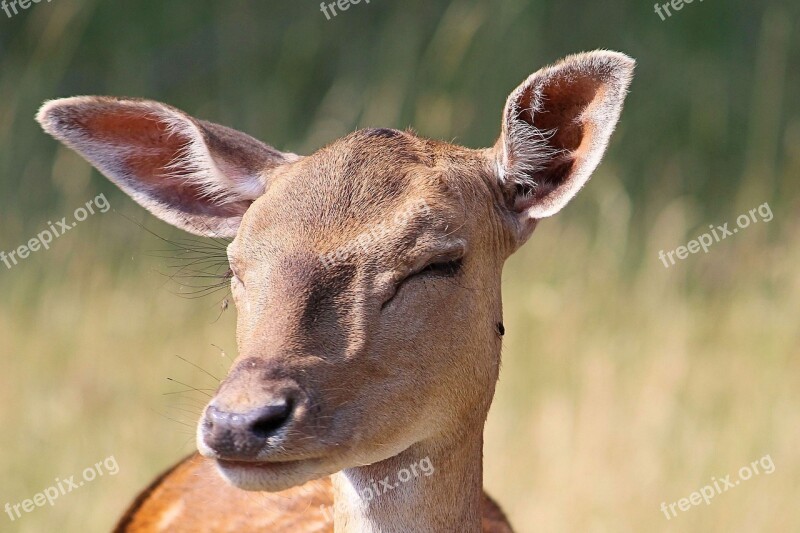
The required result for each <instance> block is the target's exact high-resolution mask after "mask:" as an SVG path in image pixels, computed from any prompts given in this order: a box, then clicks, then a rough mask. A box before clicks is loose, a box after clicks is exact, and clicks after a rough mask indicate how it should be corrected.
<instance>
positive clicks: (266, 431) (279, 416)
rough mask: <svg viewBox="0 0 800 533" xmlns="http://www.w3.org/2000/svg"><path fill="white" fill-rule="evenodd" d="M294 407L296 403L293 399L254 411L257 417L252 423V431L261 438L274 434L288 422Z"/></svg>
mask: <svg viewBox="0 0 800 533" xmlns="http://www.w3.org/2000/svg"><path fill="white" fill-rule="evenodd" d="M293 409H294V404H293V403H292V401H291V400H286V401H285V402H283V403H280V404H276V405H270V406H268V407H264V408H262V409H260V410H259V411H258V412H257V413H254V415H255V418H254V420H253V421H252V423H251V424H250V431H251V432H252V433H253V434H254V435H255V436H257V437H258V438H261V439H266V438H268V437H270V436H272V435H273V434H274V433H275V432H276V431H277V430H279V429H280V428H281V427H283V426H284V425H285V424H286V422H287V421H288V420H289V417H290V416H292V411H293Z"/></svg>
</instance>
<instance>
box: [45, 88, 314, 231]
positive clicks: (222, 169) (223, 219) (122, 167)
mask: <svg viewBox="0 0 800 533" xmlns="http://www.w3.org/2000/svg"><path fill="white" fill-rule="evenodd" d="M37 119H38V120H39V122H40V124H41V125H42V127H43V128H44V129H45V131H47V132H48V133H50V134H51V135H53V136H54V137H55V138H57V139H59V140H60V141H62V142H63V143H64V144H66V145H67V146H69V147H70V148H72V149H73V150H75V151H76V152H78V153H79V154H81V155H82V156H83V157H84V158H86V159H87V160H88V161H89V162H90V163H91V164H92V165H94V166H95V167H96V168H97V169H98V170H100V172H102V173H103V174H105V175H106V176H107V177H108V178H109V179H111V181H113V182H114V183H115V184H117V185H118V186H119V187H120V188H121V189H122V190H123V191H125V192H126V193H128V194H129V195H130V196H131V197H132V198H133V199H134V200H136V201H137V202H139V203H140V204H141V205H142V206H144V207H145V208H147V209H149V210H150V211H151V212H152V213H153V214H155V215H156V216H157V217H159V218H161V219H162V220H165V221H166V222H169V223H171V224H174V225H175V226H178V227H180V228H182V229H185V230H187V231H189V232H192V233H195V234H198V235H207V236H215V237H233V236H235V235H236V231H237V229H238V226H239V224H240V222H241V219H242V216H243V215H244V213H245V212H246V211H247V209H248V207H249V206H250V205H251V204H252V202H253V201H254V200H255V199H257V198H258V197H260V196H261V195H262V194H263V193H264V191H265V190H266V187H267V186H268V183H269V182H270V180H271V179H272V178H273V177H274V175H275V171H276V170H277V169H278V168H279V167H281V166H283V165H286V164H288V163H292V162H295V161H297V160H299V159H300V158H299V157H298V156H296V155H294V154H289V153H283V152H279V151H278V150H276V149H274V148H272V147H271V146H269V145H266V144H264V143H262V142H261V141H258V140H256V139H254V138H253V137H250V136H249V135H247V134H245V133H242V132H239V131H236V130H234V129H231V128H227V127H225V126H220V125H219V124H214V123H212V122H207V121H204V120H199V119H196V118H193V117H191V116H190V115H188V114H186V113H184V112H183V111H180V110H178V109H176V108H174V107H171V106H168V105H166V104H162V103H159V102H153V101H148V100H138V99H126V98H113V97H98V96H80V97H75V98H65V99H61V100H54V101H50V102H47V103H46V104H45V105H43V106H42V109H41V110H40V111H39V114H38V115H37Z"/></svg>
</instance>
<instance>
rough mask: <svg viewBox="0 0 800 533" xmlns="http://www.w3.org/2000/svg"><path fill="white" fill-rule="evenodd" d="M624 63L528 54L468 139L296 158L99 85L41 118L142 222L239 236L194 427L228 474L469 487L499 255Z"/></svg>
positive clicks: (259, 480)
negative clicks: (403, 478) (446, 467)
mask: <svg viewBox="0 0 800 533" xmlns="http://www.w3.org/2000/svg"><path fill="white" fill-rule="evenodd" d="M633 65H634V63H633V61H632V60H631V59H630V58H628V57H626V56H624V55H622V54H619V53H613V52H602V51H598V52H592V53H586V54H580V55H576V56H571V57H569V58H567V59H565V60H564V61H562V62H560V63H558V64H556V65H554V66H552V67H549V68H545V69H543V70H540V71H539V72H537V73H535V74H533V75H532V76H530V77H529V78H528V79H527V80H526V81H525V82H524V83H523V84H522V85H520V86H519V88H517V89H516V90H515V91H514V92H513V93H511V95H510V97H509V98H508V102H507V104H506V107H505V111H504V113H503V116H502V134H501V136H500V138H499V140H498V142H497V144H496V145H495V146H494V147H493V148H490V149H481V150H473V149H467V148H462V147H458V146H454V145H451V144H447V143H444V142H438V141H433V140H429V139H424V138H420V137H418V136H417V135H415V134H413V133H410V132H402V131H396V130H390V129H367V130H361V131H357V132H355V133H353V134H351V135H348V136H346V137H344V138H342V139H339V140H336V141H334V142H333V143H331V144H330V145H328V146H326V147H325V148H322V149H320V150H319V151H317V152H315V153H313V154H311V155H309V156H306V157H299V156H297V155H294V154H290V153H282V152H279V151H277V150H276V149H274V148H271V147H269V146H267V145H265V144H263V143H261V142H259V141H257V140H255V139H253V138H251V137H249V136H248V135H246V134H244V133H240V132H237V131H234V130H231V129H228V128H226V127H223V126H219V125H216V124H212V123H210V122H205V121H202V120H198V119H195V118H192V117H191V116H189V115H187V114H186V113H184V112H182V111H179V110H177V109H175V108H172V107H170V106H167V105H164V104H161V103H157V102H152V101H145V100H133V99H119V98H109V97H76V98H68V99H63V100H55V101H51V102H48V103H46V104H45V105H44V106H43V107H42V109H41V111H40V113H39V115H38V120H39V122H40V123H41V124H42V126H43V127H44V129H45V130H46V131H47V132H48V133H50V134H52V135H53V136H54V137H56V138H58V139H59V140H61V141H62V142H64V143H65V144H66V145H67V146H69V147H70V148H72V149H74V150H76V151H77V152H79V153H80V154H81V155H83V156H84V157H85V158H86V159H87V160H88V161H89V162H91V163H92V164H93V165H94V166H95V167H96V168H97V169H98V170H100V171H101V172H102V173H104V174H105V175H106V176H108V177H109V178H110V179H111V180H112V181H113V182H114V183H116V184H117V185H118V186H119V187H120V188H121V189H122V190H124V191H125V192H126V193H128V194H129V195H130V196H131V197H132V198H133V199H135V200H136V201H137V202H139V203H140V204H141V205H143V206H144V207H146V208H147V209H149V210H150V211H151V212H152V213H153V214H154V215H156V216H157V217H159V218H161V219H163V220H165V221H167V222H169V223H172V224H174V225H176V226H178V227H180V228H182V229H184V230H186V231H189V232H192V233H195V234H198V235H205V236H214V237H229V238H232V239H233V240H232V242H231V243H230V246H229V248H228V257H229V260H230V266H231V271H232V273H233V277H232V281H231V284H232V291H233V298H234V301H235V304H236V308H237V310H238V323H237V343H238V350H239V357H238V359H237V360H236V361H235V363H234V365H233V367H232V369H231V371H230V373H229V375H228V376H227V378H226V379H225V380H224V382H223V383H222V384H221V386H220V388H219V390H218V391H217V393H216V394H215V395H214V397H213V399H212V400H211V402H210V403H209V405H208V407H207V408H206V410H205V413H204V415H203V417H202V419H201V421H200V423H199V427H198V431H197V444H198V448H199V450H200V452H201V453H202V454H203V455H205V456H207V457H210V458H213V459H214V460H216V461H217V464H218V466H219V470H220V472H221V473H222V475H223V476H225V477H226V478H227V479H228V480H229V481H230V482H231V483H233V484H234V485H236V486H238V487H240V488H244V489H249V490H267V491H276V490H282V489H285V488H288V487H291V486H295V485H298V484H302V483H304V482H306V481H308V480H310V479H313V478H318V477H321V476H325V475H330V474H334V473H336V472H340V471H343V472H344V473H345V474H344V475H345V476H346V477H347V480H346V481H343V482H342V484H341V486H339V490H340V492H341V493H342V494H345V493H347V492H348V489H347V488H346V487H345V485H346V484H347V483H350V484H351V485H352V486H358V484H359V483H366V482H367V481H366V479H367V478H368V477H369V475H373V473H370V474H369V475H367V474H363V473H362V471H361V469H366V468H369V467H368V466H367V465H375V464H380V463H381V462H383V461H388V460H390V459H391V458H393V457H397V456H399V455H401V454H403V453H408V451H409V450H415V453H417V455H418V456H419V455H421V454H423V453H428V454H433V456H434V457H437V458H439V460H441V461H448V460H449V461H451V462H453V464H452V465H451V469H450V470H459V472H460V474H459V475H460V476H461V478H463V480H468V481H469V482H470V483H473V482H475V481H476V480H477V483H478V484H479V483H480V473H481V471H480V450H481V443H482V440H481V439H482V429H483V424H484V421H485V419H486V416H487V412H488V409H489V406H490V404H491V401H492V397H493V394H494V388H495V382H496V381H497V378H498V370H499V366H500V348H501V336H502V335H501V333H502V310H501V292H500V278H501V271H502V267H503V263H504V262H505V260H506V259H507V258H508V257H509V255H511V254H512V253H513V252H514V251H515V250H517V249H518V248H519V247H520V246H521V245H522V244H523V243H524V242H525V241H526V240H527V239H528V237H529V236H530V235H531V233H532V231H533V230H534V228H535V227H536V225H537V222H538V221H539V220H540V219H542V218H546V217H549V216H551V215H554V214H555V213H557V212H558V211H559V210H561V209H562V208H563V207H564V206H565V205H566V204H567V202H569V201H570V199H571V198H572V197H574V195H575V194H576V193H577V192H578V190H579V189H580V188H581V187H582V186H583V185H584V184H585V183H586V182H587V180H588V179H589V177H590V175H591V174H592V172H593V171H594V170H595V168H596V166H597V165H598V163H599V162H600V159H601V157H602V155H603V153H604V151H605V149H606V145H607V143H608V140H609V137H610V136H611V133H612V131H613V130H614V127H615V125H616V123H617V121H618V119H619V116H620V112H621V109H622V104H623V100H624V98H625V95H626V92H627V88H628V85H629V83H630V80H631V76H632V71H633ZM446 457H449V458H451V459H446ZM454 457H455V458H459V459H458V461H459V462H458V464H456V462H455V461H456V460H455V459H452V458H454ZM476 461H477V463H478V464H477V466H465V465H466V464H470V465H473V463H475V462H476ZM435 462H436V460H435V459H434V463H435ZM437 466H438V465H437ZM441 470H442V469H441V468H439V471H441ZM367 472H368V471H367ZM462 494H463V490H462ZM345 497H347V498H350V499H352V498H355V497H357V496H355V495H354V494H353V491H350V493H348V494H345ZM462 499H463V498H462ZM466 499H467V500H469V498H466ZM472 504H474V502H472V503H470V502H469V501H468V502H467V504H466V505H467V506H469V505H472ZM463 513H464V514H469V513H470V510H469V509H465V510H464V511H463Z"/></svg>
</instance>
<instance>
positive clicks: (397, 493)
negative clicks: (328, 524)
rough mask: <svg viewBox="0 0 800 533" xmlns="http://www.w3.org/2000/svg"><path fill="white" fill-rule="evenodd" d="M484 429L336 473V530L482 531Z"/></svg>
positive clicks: (422, 444)
mask: <svg viewBox="0 0 800 533" xmlns="http://www.w3.org/2000/svg"><path fill="white" fill-rule="evenodd" d="M482 463H483V428H482V427H479V428H478V429H477V430H476V431H472V430H470V432H469V433H468V434H463V433H462V434H460V435H457V436H452V437H448V438H445V437H442V436H439V437H435V438H433V439H430V440H427V441H423V442H420V443H417V444H415V445H414V446H412V447H410V448H408V449H407V450H405V451H404V452H402V453H400V454H399V455H396V456H395V457H391V458H389V459H387V460H385V461H381V462H380V463H375V464H372V465H368V466H362V467H358V468H351V469H348V470H344V471H342V472H339V473H338V474H335V475H334V476H332V480H333V487H334V502H335V503H334V505H335V510H334V512H335V516H334V525H335V531H336V533H355V532H381V533H395V532H398V533H400V532H402V533H406V532H408V531H459V532H464V533H476V532H480V531H481V502H482V498H483V464H482Z"/></svg>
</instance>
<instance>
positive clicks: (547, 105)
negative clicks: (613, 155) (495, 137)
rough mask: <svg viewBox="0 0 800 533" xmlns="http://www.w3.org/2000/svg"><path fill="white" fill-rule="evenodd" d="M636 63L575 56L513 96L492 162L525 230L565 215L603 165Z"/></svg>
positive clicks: (616, 56) (601, 55) (602, 55)
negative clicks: (566, 208) (558, 214)
mask: <svg viewBox="0 0 800 533" xmlns="http://www.w3.org/2000/svg"><path fill="white" fill-rule="evenodd" d="M634 65H635V62H634V61H633V59H631V58H629V57H628V56H626V55H624V54H620V53H617V52H605V51H596V52H589V53H584V54H578V55H574V56H570V57H568V58H566V59H565V60H563V61H561V62H560V63H557V64H556V65H554V66H551V67H547V68H544V69H542V70H540V71H539V72H536V73H535V74H533V75H531V77H529V78H528V79H527V80H526V81H525V82H524V83H523V84H522V85H520V86H519V87H518V88H517V89H516V90H515V91H514V92H513V93H511V95H510V96H509V98H508V102H507V103H506V108H505V111H504V113H503V134H502V136H501V137H500V140H499V141H498V142H497V145H496V147H495V151H494V156H495V158H496V160H497V168H498V173H499V178H500V181H501V186H502V187H503V188H504V193H505V197H506V199H507V202H508V207H509V208H510V209H511V210H512V211H513V212H514V213H515V215H517V216H518V217H520V218H521V219H522V221H521V222H523V224H522V225H523V227H526V226H528V225H530V223H532V222H533V221H535V220H537V219H540V218H545V217H549V216H551V215H554V214H555V213H557V212H558V211H560V210H561V208H563V207H564V206H565V205H566V204H567V203H568V202H569V201H570V200H571V199H572V197H573V196H575V194H576V193H577V192H578V191H579V190H580V188H581V187H583V185H584V184H585V183H586V182H587V181H588V180H589V177H590V176H591V174H592V172H594V169H595V168H596V167H597V165H598V164H599V163H600V160H601V159H602V157H603V153H604V152H605V150H606V146H607V145H608V140H609V138H610V137H611V133H612V132H613V131H614V127H615V126H616V124H617V121H618V120H619V116H620V112H621V111H622V104H623V101H624V100H625V95H626V94H627V91H628V86H629V85H630V82H631V79H632V76H633V69H634Z"/></svg>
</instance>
